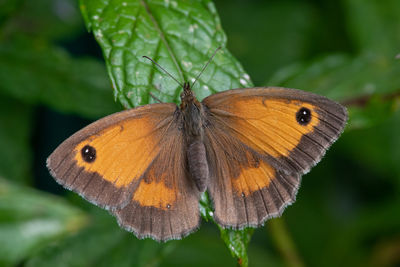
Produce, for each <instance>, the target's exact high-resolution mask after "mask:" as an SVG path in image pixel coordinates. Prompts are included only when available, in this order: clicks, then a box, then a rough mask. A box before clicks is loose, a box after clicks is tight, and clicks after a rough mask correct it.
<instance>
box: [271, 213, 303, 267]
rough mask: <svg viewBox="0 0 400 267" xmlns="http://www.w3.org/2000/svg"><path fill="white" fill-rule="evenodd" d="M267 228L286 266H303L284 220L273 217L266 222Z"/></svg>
mask: <svg viewBox="0 0 400 267" xmlns="http://www.w3.org/2000/svg"><path fill="white" fill-rule="evenodd" d="M267 229H269V232H270V234H271V236H272V240H273V242H274V243H275V246H276V248H277V249H278V250H279V252H280V253H281V254H282V256H283V258H284V261H285V263H286V265H287V266H292V267H303V266H304V263H303V261H302V260H301V258H300V256H299V253H298V252H297V250H296V247H295V244H294V242H293V240H292V238H291V236H290V234H289V232H288V230H287V228H286V225H285V221H284V220H283V219H282V218H275V219H272V220H270V221H268V223H267Z"/></svg>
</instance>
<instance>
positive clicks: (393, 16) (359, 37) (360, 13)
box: [343, 0, 400, 56]
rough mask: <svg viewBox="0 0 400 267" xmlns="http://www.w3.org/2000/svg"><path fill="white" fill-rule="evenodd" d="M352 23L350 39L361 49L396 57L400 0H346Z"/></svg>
mask: <svg viewBox="0 0 400 267" xmlns="http://www.w3.org/2000/svg"><path fill="white" fill-rule="evenodd" d="M343 3H344V6H345V11H346V12H347V20H348V22H349V31H350V33H351V34H350V38H352V39H353V40H354V43H356V44H357V45H358V47H359V48H360V50H373V51H374V52H376V53H380V54H387V55H389V56H394V55H396V54H397V53H398V52H399V43H400V20H399V14H400V1H398V0H386V1H384V2H382V1H380V0H346V1H343Z"/></svg>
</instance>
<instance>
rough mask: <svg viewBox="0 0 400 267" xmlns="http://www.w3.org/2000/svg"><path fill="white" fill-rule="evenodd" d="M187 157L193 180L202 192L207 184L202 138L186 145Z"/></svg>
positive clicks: (207, 171)
mask: <svg viewBox="0 0 400 267" xmlns="http://www.w3.org/2000/svg"><path fill="white" fill-rule="evenodd" d="M186 155H187V159H188V163H189V170H190V173H191V175H192V178H193V180H194V182H195V183H196V186H197V188H198V189H199V191H200V192H204V191H205V190H206V188H207V185H208V176H209V170H208V163H207V159H206V148H205V147H204V143H203V142H202V140H200V139H199V140H196V141H194V142H192V143H191V144H189V145H188V148H187V153H186Z"/></svg>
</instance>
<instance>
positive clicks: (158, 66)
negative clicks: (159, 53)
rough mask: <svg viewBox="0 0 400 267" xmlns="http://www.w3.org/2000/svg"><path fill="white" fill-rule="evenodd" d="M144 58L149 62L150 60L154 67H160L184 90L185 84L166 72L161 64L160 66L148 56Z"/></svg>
mask: <svg viewBox="0 0 400 267" xmlns="http://www.w3.org/2000/svg"><path fill="white" fill-rule="evenodd" d="M143 57H144V58H147V59H148V60H150V61H151V62H153V64H154V65H156V66H157V67H159V68H160V69H161V70H162V71H164V72H165V73H166V74H167V75H168V76H169V77H171V78H172V79H173V80H174V81H175V82H177V83H178V84H179V85H180V86H181V87H182V88H183V84H182V83H181V82H179V81H178V80H177V79H175V77H174V76H172V75H171V74H170V73H169V72H168V71H166V70H165V69H164V68H163V67H161V66H160V64H158V63H157V62H155V61H154V60H153V59H152V58H149V57H148V56H143Z"/></svg>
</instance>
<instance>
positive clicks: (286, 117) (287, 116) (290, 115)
mask: <svg viewBox="0 0 400 267" xmlns="http://www.w3.org/2000/svg"><path fill="white" fill-rule="evenodd" d="M301 108H306V109H308V110H309V111H311V120H310V121H309V122H308V123H307V124H306V125H301V124H299V123H298V122H297V121H296V114H297V112H299V110H300V109H301ZM212 111H213V112H215V113H216V114H219V115H225V117H226V116H227V119H228V122H226V123H225V124H226V126H228V127H229V128H231V129H232V130H234V131H233V133H234V134H235V136H236V137H238V138H239V139H240V140H241V141H242V142H244V143H246V144H251V147H252V148H253V149H256V151H257V152H259V153H268V154H269V155H271V156H273V157H279V156H288V155H289V153H290V152H291V151H292V150H293V149H294V148H295V147H296V146H297V145H298V144H299V143H300V139H301V138H302V137H303V136H304V135H305V134H308V133H311V132H312V131H314V128H315V127H316V126H317V125H318V124H319V115H318V113H317V112H316V108H315V107H314V106H313V105H311V104H309V103H303V102H300V101H296V100H287V99H268V98H264V97H251V98H244V99H241V100H240V101H232V102H231V105H229V106H227V107H224V110H223V111H222V112H221V111H219V110H212ZM241 119H242V120H241ZM237 129H240V132H239V131H237Z"/></svg>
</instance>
